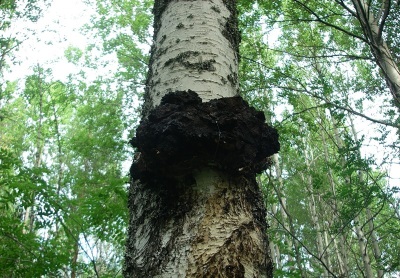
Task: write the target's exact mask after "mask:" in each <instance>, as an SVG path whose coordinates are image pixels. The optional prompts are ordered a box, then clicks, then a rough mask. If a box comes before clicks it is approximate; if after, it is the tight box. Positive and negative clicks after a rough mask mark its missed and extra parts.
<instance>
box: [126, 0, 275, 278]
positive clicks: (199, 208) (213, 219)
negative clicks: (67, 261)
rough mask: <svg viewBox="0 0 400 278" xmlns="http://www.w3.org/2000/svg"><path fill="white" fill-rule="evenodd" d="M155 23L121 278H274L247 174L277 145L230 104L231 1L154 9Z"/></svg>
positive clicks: (233, 72)
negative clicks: (122, 275)
mask: <svg viewBox="0 0 400 278" xmlns="http://www.w3.org/2000/svg"><path fill="white" fill-rule="evenodd" d="M153 13H154V17H155V21H154V45H153V47H152V50H151V58H150V64H149V73H148V78H147V86H146V92H145V103H144V106H143V119H142V121H141V123H140V125H139V127H138V129H137V132H136V137H135V138H133V139H132V141H131V143H132V145H134V146H135V147H137V153H136V158H135V161H134V163H133V164H132V167H131V178H132V182H131V186H130V190H129V203H128V205H129V211H130V222H129V230H128V239H127V244H126V246H127V247H126V248H127V249H126V254H125V267H124V276H125V277H272V270H273V266H272V261H271V258H270V254H269V250H268V238H267V234H266V229H267V224H266V211H265V206H264V202H263V198H262V194H261V191H260V189H259V188H258V185H257V183H256V179H255V174H256V173H259V172H260V171H262V170H264V169H266V168H267V167H268V166H269V165H270V164H271V162H270V160H269V158H268V157H269V156H271V155H272V154H274V153H276V152H278V150H279V143H278V135H277V132H276V130H275V129H273V128H270V127H268V126H267V125H266V124H265V117H264V114H263V113H261V112H258V111H256V110H255V109H253V108H251V107H249V106H248V105H247V103H245V102H244V101H243V99H241V97H239V96H238V93H239V92H238V80H237V71H238V61H239V54H238V49H239V41H240V36H239V32H238V30H237V12H236V1H235V0H210V1H202V0H197V1H187V0H172V1H171V0H156V1H155V4H154V9H153Z"/></svg>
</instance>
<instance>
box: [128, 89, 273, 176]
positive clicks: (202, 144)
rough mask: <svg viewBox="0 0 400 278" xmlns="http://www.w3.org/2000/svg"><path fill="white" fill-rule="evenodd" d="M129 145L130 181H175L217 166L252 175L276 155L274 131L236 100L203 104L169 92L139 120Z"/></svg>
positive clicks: (188, 95) (191, 94)
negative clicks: (131, 155)
mask: <svg viewBox="0 0 400 278" xmlns="http://www.w3.org/2000/svg"><path fill="white" fill-rule="evenodd" d="M131 144H132V145H133V146H134V147H136V148H137V151H138V154H139V155H137V159H136V160H135V161H134V163H133V164H132V167H131V176H132V178H133V179H134V180H137V179H141V180H142V181H145V182H148V181H150V180H151V179H155V180H157V179H165V178H166V179H176V178H181V177H186V176H188V175H191V173H192V172H193V171H195V170H196V169H201V168H203V167H207V166H208V167H215V168H217V169H221V170H224V171H226V172H228V173H230V174H233V175H251V176H254V174H256V173H259V172H261V171H262V170H264V169H266V168H267V167H268V166H269V164H270V163H269V159H268V157H269V156H271V155H272V154H274V153H277V152H278V151H279V147H280V146H279V142H278V133H277V131H276V130H275V129H274V128H272V127H270V126H268V125H267V124H266V123H265V117H264V114H263V113H262V112H259V111H256V110H255V109H254V108H252V107H249V105H248V104H247V103H246V102H245V101H244V100H243V99H242V98H241V97H239V96H237V97H230V98H221V99H215V100H211V101H209V102H204V103H203V102H202V101H201V99H200V97H199V96H198V95H197V93H195V92H193V91H190V90H189V91H188V92H179V91H178V92H172V93H169V94H167V95H165V96H164V97H163V99H162V101H161V104H160V105H159V106H157V107H156V108H155V109H153V110H152V111H151V112H150V114H149V116H148V117H147V118H146V119H144V120H142V122H141V123H140V125H139V127H138V129H137V132H136V138H133V139H132V141H131Z"/></svg>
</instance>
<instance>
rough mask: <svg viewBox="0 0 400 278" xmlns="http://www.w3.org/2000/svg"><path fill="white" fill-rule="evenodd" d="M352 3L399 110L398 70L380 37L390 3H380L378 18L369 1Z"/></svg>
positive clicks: (399, 73)
mask: <svg viewBox="0 0 400 278" xmlns="http://www.w3.org/2000/svg"><path fill="white" fill-rule="evenodd" d="M352 2H353V5H354V8H355V9H356V11H357V17H358V20H359V21H360V24H361V26H362V29H363V31H364V35H365V37H366V39H367V40H368V43H369V46H370V48H371V52H372V54H373V55H374V57H375V61H376V63H377V65H378V66H379V68H380V69H381V70H382V73H383V75H384V77H385V79H386V83H387V84H388V87H389V89H390V92H391V93H392V96H393V102H394V104H395V105H396V106H397V108H398V109H399V110H400V69H399V67H398V65H397V63H396V61H395V59H394V58H393V55H392V53H391V51H390V47H389V46H388V44H387V42H386V41H385V39H384V37H383V36H382V34H383V28H384V26H385V20H386V17H387V16H388V14H389V12H390V9H391V1H387V0H384V1H382V7H381V9H380V10H379V11H378V13H379V14H380V15H379V16H376V15H375V14H374V13H373V9H372V7H371V6H370V3H371V1H365V0H352Z"/></svg>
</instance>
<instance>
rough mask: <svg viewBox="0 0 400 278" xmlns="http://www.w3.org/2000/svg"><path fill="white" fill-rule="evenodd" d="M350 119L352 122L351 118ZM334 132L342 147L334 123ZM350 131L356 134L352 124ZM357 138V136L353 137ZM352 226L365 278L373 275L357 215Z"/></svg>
mask: <svg viewBox="0 0 400 278" xmlns="http://www.w3.org/2000/svg"><path fill="white" fill-rule="evenodd" d="M350 121H351V122H352V120H351V118H350ZM334 132H335V139H336V144H337V145H338V147H339V148H343V147H344V144H343V141H342V139H341V138H340V136H339V132H338V130H337V127H336V125H334ZM352 132H353V136H354V135H356V133H355V130H354V126H352ZM355 139H357V138H355ZM345 163H346V161H343V164H345ZM346 182H347V183H350V178H348V179H347V181H346ZM354 228H355V232H356V236H357V242H358V247H359V250H360V254H361V258H362V261H363V265H364V276H365V277H367V278H372V277H373V271H372V266H371V260H370V258H369V254H368V250H367V244H366V243H367V239H366V238H365V236H364V232H363V231H362V226H361V224H360V220H359V217H358V216H357V217H356V218H355V219H354Z"/></svg>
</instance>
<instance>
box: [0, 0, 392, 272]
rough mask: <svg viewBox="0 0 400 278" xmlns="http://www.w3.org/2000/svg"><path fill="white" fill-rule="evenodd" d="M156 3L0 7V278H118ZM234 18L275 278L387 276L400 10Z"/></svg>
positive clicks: (313, 9)
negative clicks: (261, 133) (275, 142)
mask: <svg viewBox="0 0 400 278" xmlns="http://www.w3.org/2000/svg"><path fill="white" fill-rule="evenodd" d="M67 3H68V4H67ZM357 3H358V4H359V6H358V7H364V10H365V11H366V12H367V13H366V14H365V18H363V17H362V16H363V14H362V13H360V12H359V10H357ZM152 4H153V3H152V1H146V0H121V1H113V0H85V1H78V0H74V1H60V0H58V1H56V0H54V1H49V0H21V1H13V0H0V80H1V82H0V217H1V221H0V277H121V276H122V272H121V270H122V264H123V262H122V260H123V259H122V258H123V253H124V241H125V236H126V227H127V218H128V215H127V214H128V211H127V204H126V203H127V190H126V189H127V187H128V181H129V176H128V172H129V165H130V163H131V161H132V157H133V150H132V149H131V148H130V146H129V144H128V141H129V139H130V138H131V137H132V136H133V135H134V132H135V127H136V126H137V124H138V122H139V120H140V118H139V116H140V115H139V114H140V103H141V100H142V99H141V98H142V94H143V89H144V80H145V77H146V72H147V62H148V51H149V47H150V45H151V36H152V28H151V23H152V15H151V7H152ZM238 8H239V12H240V18H239V19H240V23H239V24H240V29H241V32H242V43H241V48H240V51H241V65H240V78H239V79H240V86H241V88H240V90H241V94H242V96H243V97H244V98H246V99H247V100H248V101H249V103H250V104H251V105H252V106H254V107H256V108H257V109H259V110H262V111H264V113H265V115H266V118H267V120H268V122H269V123H271V124H272V125H273V126H274V127H276V128H277V129H278V131H279V134H280V143H281V151H280V153H279V155H277V156H274V157H273V160H274V165H273V166H272V167H271V169H270V170H268V171H266V172H264V173H263V174H261V175H260V176H259V177H258V182H259V184H260V187H261V188H262V190H263V192H264V196H265V204H266V206H267V209H268V222H269V225H270V228H269V231H268V233H269V236H270V239H271V243H270V249H271V253H272V257H273V260H274V263H275V273H274V274H275V277H395V276H396V275H398V273H399V272H400V202H399V201H400V199H399V198H400V196H399V179H400V170H399V163H400V161H399V150H400V148H399V147H400V145H399V143H400V142H399V134H400V133H399V127H400V119H399V112H400V110H399V107H400V105H399V103H400V102H399V94H397V95H396V78H394V79H391V76H390V75H389V74H388V73H387V72H385V68H384V67H383V66H382V65H381V64H380V63H379V62H380V60H379V53H382V50H381V52H379V51H378V50H379V46H381V45H386V46H387V49H388V51H389V52H387V53H386V52H384V58H385V59H387V60H390V61H389V62H390V63H391V65H392V66H393V68H395V69H397V73H398V75H399V76H400V73H399V70H398V69H399V67H400V49H399V48H400V37H399V36H398V33H397V30H399V27H400V22H399V18H400V6H399V4H398V3H396V2H394V1H339V0H335V1H297V0H281V1H249V0H239V1H238ZM372 23H374V24H375V25H373V24H372ZM368 26H369V27H368ZM373 26H376V27H377V29H376V30H378V31H377V32H375V31H374V30H372V28H371V27H373ZM379 30H381V31H379ZM371 34H372V35H371ZM374 34H375V37H374ZM376 35H378V39H377V38H376ZM389 58H390V59H389ZM399 80H400V78H398V79H397V82H398V83H397V86H398V87H397V93H398V92H399V88H400V81H399Z"/></svg>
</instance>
